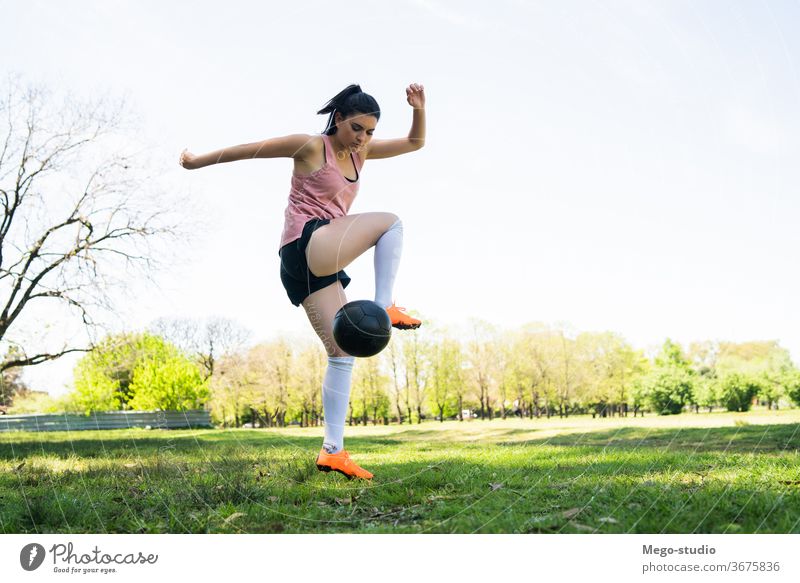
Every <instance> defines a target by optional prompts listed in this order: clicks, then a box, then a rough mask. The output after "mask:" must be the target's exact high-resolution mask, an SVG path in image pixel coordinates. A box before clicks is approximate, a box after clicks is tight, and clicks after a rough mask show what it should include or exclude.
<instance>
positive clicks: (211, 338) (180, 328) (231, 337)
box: [150, 317, 251, 378]
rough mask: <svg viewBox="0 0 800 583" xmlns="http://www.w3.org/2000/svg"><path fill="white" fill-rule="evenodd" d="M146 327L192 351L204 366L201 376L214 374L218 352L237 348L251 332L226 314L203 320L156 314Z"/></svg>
mask: <svg viewBox="0 0 800 583" xmlns="http://www.w3.org/2000/svg"><path fill="white" fill-rule="evenodd" d="M150 330H151V331H152V332H153V333H155V334H158V335H159V336H162V337H164V338H166V339H167V340H169V341H170V342H172V343H173V344H175V345H176V346H178V347H179V348H181V350H183V351H184V352H186V353H187V354H191V355H193V356H194V357H195V358H196V359H197V361H198V362H199V363H200V364H201V365H202V366H203V369H204V370H205V378H209V377H211V376H212V375H213V374H214V366H215V364H216V362H217V360H218V359H219V358H220V357H221V356H226V355H229V354H233V353H234V352H236V351H237V350H241V349H242V348H243V347H244V345H245V343H246V342H247V341H248V339H249V338H250V336H251V332H250V331H249V330H248V329H246V328H245V327H244V326H241V325H239V324H238V323H237V322H235V321H233V320H231V319H229V318H220V317H217V318H209V319H207V320H205V321H200V320H196V319H188V318H159V319H158V320H156V321H154V322H153V323H152V324H151V325H150Z"/></svg>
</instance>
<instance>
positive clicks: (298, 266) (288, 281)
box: [278, 218, 350, 306]
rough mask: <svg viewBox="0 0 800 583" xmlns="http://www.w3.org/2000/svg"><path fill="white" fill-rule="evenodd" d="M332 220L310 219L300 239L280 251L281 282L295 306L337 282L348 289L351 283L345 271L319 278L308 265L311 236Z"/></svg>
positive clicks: (304, 226)
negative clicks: (307, 258) (307, 247)
mask: <svg viewBox="0 0 800 583" xmlns="http://www.w3.org/2000/svg"><path fill="white" fill-rule="evenodd" d="M330 222H331V220H330V219H319V218H315V219H309V220H308V221H307V222H306V224H305V225H303V233H302V234H301V235H300V238H299V239H295V240H294V241H291V242H289V243H286V245H284V246H283V247H281V249H280V251H278V256H279V257H280V258H281V282H282V283H283V287H284V289H285V290H286V293H287V294H288V296H289V300H291V302H292V303H293V304H294V305H295V306H299V305H300V303H301V302H302V301H303V300H304V299H306V298H307V297H308V296H309V295H311V294H312V293H314V292H315V291H317V290H321V289H322V288H324V287H328V286H329V285H330V284H332V283H336V281H337V280H338V281H341V282H342V287H343V288H344V287H347V286H348V284H349V283H350V276H349V275H347V274H346V273H345V272H344V270H341V271H339V272H337V273H332V274H330V275H326V276H324V277H317V276H316V275H314V274H313V273H311V272H310V271H309V269H308V264H307V263H306V246H307V245H308V241H309V240H310V239H311V234H312V233H313V232H314V230H315V229H318V228H319V227H321V226H323V225H327V224H328V223H330Z"/></svg>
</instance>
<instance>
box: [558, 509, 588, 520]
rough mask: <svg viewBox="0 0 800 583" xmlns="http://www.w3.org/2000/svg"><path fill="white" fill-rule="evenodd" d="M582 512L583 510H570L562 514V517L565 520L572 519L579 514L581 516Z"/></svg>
mask: <svg viewBox="0 0 800 583" xmlns="http://www.w3.org/2000/svg"><path fill="white" fill-rule="evenodd" d="M582 510H583V508H570V509H569V510H565V511H564V512H562V513H561V516H563V517H564V518H572V517H573V516H577V515H578V514H580V513H581V511H582Z"/></svg>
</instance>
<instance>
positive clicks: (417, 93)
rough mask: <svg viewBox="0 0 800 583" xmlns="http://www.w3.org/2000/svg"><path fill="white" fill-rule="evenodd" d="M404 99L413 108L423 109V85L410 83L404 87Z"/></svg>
mask: <svg viewBox="0 0 800 583" xmlns="http://www.w3.org/2000/svg"><path fill="white" fill-rule="evenodd" d="M406 99H407V100H408V104H409V105H410V106H411V107H413V108H414V109H425V87H423V86H422V85H420V84H418V83H412V84H411V85H409V86H408V88H406Z"/></svg>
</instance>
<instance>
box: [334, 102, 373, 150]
mask: <svg viewBox="0 0 800 583" xmlns="http://www.w3.org/2000/svg"><path fill="white" fill-rule="evenodd" d="M334 120H335V122H336V127H337V130H336V134H335V135H336V137H337V138H338V140H339V142H340V143H341V144H342V147H344V148H350V150H351V151H353V152H356V151H358V150H360V149H362V148H363V147H364V146H366V145H367V144H368V143H369V141H370V140H371V139H372V133H373V132H374V131H375V126H376V125H378V119H377V118H376V117H375V116H374V115H367V114H364V113H354V114H353V115H351V116H350V117H348V118H346V119H343V118H342V114H341V113H339V112H338V111H337V112H336V115H335V116H334Z"/></svg>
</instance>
